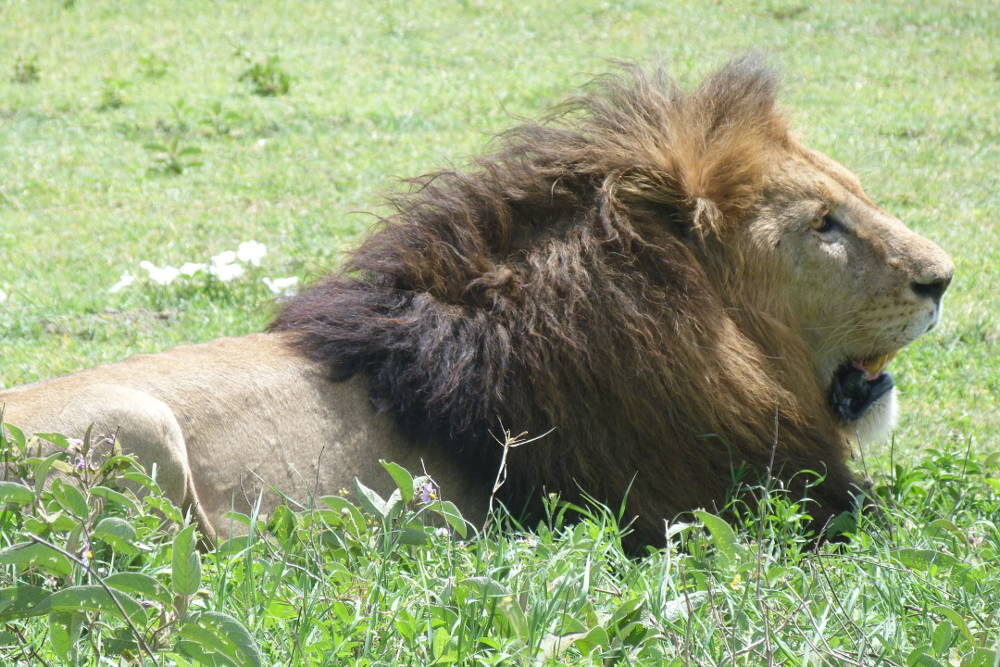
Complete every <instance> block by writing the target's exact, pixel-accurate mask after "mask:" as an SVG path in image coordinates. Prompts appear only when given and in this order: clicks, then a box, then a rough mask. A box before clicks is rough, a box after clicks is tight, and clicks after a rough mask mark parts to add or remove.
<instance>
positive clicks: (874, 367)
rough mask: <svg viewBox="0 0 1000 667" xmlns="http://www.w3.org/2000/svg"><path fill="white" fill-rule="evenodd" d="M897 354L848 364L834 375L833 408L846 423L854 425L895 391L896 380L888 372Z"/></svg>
mask: <svg viewBox="0 0 1000 667" xmlns="http://www.w3.org/2000/svg"><path fill="white" fill-rule="evenodd" d="M895 356H896V353H895V352H889V353H886V354H879V355H875V356H871V357H868V358H866V359H864V360H862V361H848V362H847V363H845V364H843V365H841V366H840V368H838V369H837V370H836V372H834V374H833V382H832V385H831V387H830V405H831V406H832V407H833V411H834V412H835V413H836V414H837V416H838V417H840V418H841V419H842V420H844V421H845V422H849V421H854V420H855V419H858V418H860V417H861V415H863V414H864V413H865V410H867V409H868V408H869V407H871V405H872V404H873V403H874V402H875V401H877V400H878V399H880V398H881V397H882V396H884V395H885V394H886V393H888V392H889V391H890V390H891V389H892V386H893V384H892V376H891V375H889V374H888V373H886V372H885V367H886V366H888V365H889V362H890V361H892V358H893V357H895Z"/></svg>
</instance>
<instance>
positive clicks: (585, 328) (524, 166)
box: [273, 56, 844, 541]
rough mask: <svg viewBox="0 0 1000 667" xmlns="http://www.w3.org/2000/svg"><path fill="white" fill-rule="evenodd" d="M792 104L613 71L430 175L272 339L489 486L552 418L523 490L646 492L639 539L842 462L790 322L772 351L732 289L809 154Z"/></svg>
mask: <svg viewBox="0 0 1000 667" xmlns="http://www.w3.org/2000/svg"><path fill="white" fill-rule="evenodd" d="M775 92H776V79H775V75H774V74H773V73H772V72H771V71H770V70H769V69H768V68H767V67H765V66H764V65H763V64H762V63H761V62H760V61H759V59H758V58H756V57H752V56H751V57H746V58H742V59H739V60H735V61H733V62H731V63H729V64H728V65H726V66H725V67H724V68H722V69H721V70H720V71H719V72H718V73H716V74H715V75H714V76H712V77H710V78H709V79H707V80H706V81H705V82H704V83H703V84H702V85H701V86H700V87H699V88H698V89H696V90H695V91H694V92H692V93H684V92H682V91H681V90H680V89H678V87H677V86H676V85H675V84H673V83H672V82H671V81H670V80H669V79H668V78H667V77H666V76H665V75H664V74H663V72H662V71H656V72H654V73H652V74H647V73H644V72H643V71H642V70H640V69H638V68H636V67H631V66H630V67H626V68H624V69H623V71H622V72H620V73H619V74H617V75H614V76H608V77H605V78H603V79H600V80H598V81H597V82H596V83H595V85H594V87H593V88H592V90H591V91H590V92H588V93H587V94H585V95H583V96H580V97H577V98H574V99H572V100H571V101H570V102H568V103H567V104H566V105H565V106H564V107H562V108H561V109H560V110H559V112H558V114H557V115H555V116H553V117H552V118H550V119H548V120H547V121H545V122H543V123H529V124H526V125H523V126H521V127H518V128H516V129H514V130H511V131H509V132H508V133H506V134H505V135H503V136H502V137H501V139H500V141H501V150H500V151H499V152H497V153H496V154H493V155H490V156H487V157H483V158H481V159H479V160H477V161H476V162H475V165H474V167H473V168H472V169H470V170H469V171H444V172H439V173H435V174H431V175H428V176H424V177H421V178H418V179H415V180H414V183H415V185H416V187H415V188H414V189H413V191H412V192H411V193H410V194H406V195H404V196H400V197H398V198H396V199H395V200H393V202H392V203H393V205H394V207H395V213H394V214H393V215H392V216H391V217H389V218H388V219H387V220H385V221H384V223H383V225H382V226H381V228H380V229H378V230H377V231H375V232H374V233H373V234H372V235H370V236H369V237H368V238H367V239H366V240H365V241H364V243H363V244H362V245H361V247H360V248H358V249H357V250H356V251H355V252H354V253H353V255H352V256H351V257H350V260H349V261H348V262H347V264H346V266H345V267H344V269H343V270H342V271H340V272H339V273H337V274H336V275H333V276H332V277H329V278H328V279H326V280H325V281H323V282H320V283H319V284H317V285H315V286H313V287H312V288H311V289H309V290H307V291H305V292H304V293H302V294H301V295H299V296H297V297H295V298H294V299H293V300H292V301H291V302H290V303H288V305H287V306H286V308H285V310H284V312H282V313H281V315H280V316H279V317H278V319H277V320H276V321H275V323H274V324H273V328H274V329H279V330H291V331H294V332H297V333H298V340H299V342H300V344H301V348H302V349H303V350H304V352H305V353H306V354H308V355H309V356H310V357H312V358H314V359H317V360H319V361H320V362H322V363H324V364H328V365H329V367H330V369H331V370H332V372H333V373H334V374H335V376H336V377H338V378H344V377H347V376H350V375H353V374H356V373H362V374H364V375H365V376H367V377H368V379H369V382H370V390H371V396H372V399H373V400H374V401H375V403H376V404H377V405H378V406H379V407H380V408H381V409H384V410H388V411H390V412H391V413H393V414H394V415H395V416H396V417H397V419H398V421H399V423H400V425H401V426H402V428H403V429H404V430H405V431H406V432H407V433H409V434H411V435H412V436H413V437H415V438H418V439H429V440H432V441H435V442H440V443H443V444H444V445H445V446H447V447H449V448H450V449H451V450H452V451H453V452H454V455H455V456H457V457H461V459H462V460H463V461H466V462H468V465H469V469H470V473H479V474H483V475H484V476H486V477H488V478H489V479H490V480H492V476H493V475H494V474H495V471H496V466H497V464H498V462H499V460H500V453H501V450H500V446H499V445H498V444H497V443H496V441H495V440H494V438H493V437H492V435H491V433H494V434H498V435H499V433H500V428H501V425H502V426H503V427H504V428H506V429H509V430H510V431H512V432H514V433H519V432H522V431H525V432H527V433H529V434H531V435H537V434H540V433H543V432H546V431H548V430H549V429H553V428H554V431H553V432H552V433H551V434H550V435H548V436H546V437H545V438H543V439H542V440H540V441H538V442H536V443H533V444H531V445H529V446H526V447H523V448H520V449H518V450H516V451H515V452H513V453H512V454H511V457H510V460H509V474H510V478H509V479H510V481H509V482H508V484H507V486H506V487H505V489H504V491H505V493H506V496H507V499H508V500H509V501H512V502H514V503H515V504H516V505H518V506H520V505H521V504H523V501H524V500H525V498H524V497H523V494H525V493H527V490H529V489H534V488H538V487H544V488H545V489H547V490H550V491H559V492H561V493H563V494H564V495H566V496H568V497H575V496H577V495H578V489H580V488H582V489H584V490H585V491H587V492H588V493H590V494H592V495H594V496H596V497H597V498H599V499H602V500H605V501H607V502H608V503H610V504H612V505H615V506H616V505H617V503H618V502H619V501H620V499H621V498H622V495H623V493H624V492H625V490H626V489H627V488H628V487H629V485H630V483H631V482H632V481H633V478H634V484H633V486H632V490H631V493H630V496H629V509H630V511H631V513H632V514H637V515H639V517H640V518H639V522H638V523H637V524H636V527H637V530H638V533H639V537H640V539H643V540H652V541H658V540H660V539H661V538H662V537H661V536H662V520H663V519H664V518H670V517H672V516H673V515H674V514H676V513H677V512H681V511H684V510H688V509H691V508H693V507H697V506H711V505H712V504H713V503H718V502H720V501H721V500H723V498H724V496H725V493H726V490H727V489H728V488H729V486H730V485H731V482H732V479H733V475H734V471H736V470H738V469H740V468H741V467H742V466H744V465H749V466H751V467H756V468H758V469H762V468H763V467H765V466H766V465H767V463H768V461H769V459H770V457H771V450H772V443H775V442H778V441H780V443H781V444H780V445H779V449H778V453H777V457H776V460H777V464H778V465H779V466H782V465H783V466H786V467H787V468H788V469H790V470H791V469H794V470H796V471H797V470H799V469H802V468H805V467H810V468H815V467H816V461H817V460H820V461H830V463H831V464H836V463H838V462H839V461H841V460H842V459H843V458H844V450H843V444H842V443H841V441H840V439H839V436H838V435H837V432H836V429H835V428H833V427H832V425H831V424H830V423H828V422H826V421H824V420H823V419H821V418H817V417H815V415H814V413H815V412H817V410H816V405H815V402H816V401H817V400H822V399H821V397H819V396H818V393H817V391H818V390H817V389H816V388H815V387H807V386H795V382H797V381H798V380H797V379H796V378H797V376H796V375H795V373H794V372H792V371H790V370H788V369H784V368H782V367H781V366H780V365H777V364H776V363H775V362H774V361H772V360H771V359H769V354H771V353H772V352H773V351H774V350H773V348H777V349H785V348H789V349H799V348H800V347H801V343H800V342H799V341H797V339H793V338H792V337H790V335H789V337H788V339H787V340H786V339H785V338H782V336H785V334H784V333H782V331H783V330H782V329H781V327H780V326H774V327H771V328H770V329H769V330H768V331H769V333H768V336H770V337H772V338H771V339H769V340H761V336H759V335H758V332H759V330H760V328H761V326H762V325H761V324H760V323H759V322H753V321H749V320H748V321H742V320H740V319H736V316H734V315H732V311H733V308H732V306H733V304H737V305H738V304H739V302H740V299H741V298H743V297H742V295H741V294H739V293H738V290H736V291H734V292H731V293H730V292H727V291H726V290H727V287H726V285H728V284H730V283H729V282H727V281H730V280H731V279H732V278H733V276H731V275H726V274H725V272H726V271H736V270H737V268H736V267H738V264H739V261H738V258H737V257H735V256H733V255H732V253H733V250H732V249H731V248H730V247H729V245H728V239H729V237H730V235H731V234H732V232H733V230H734V229H735V228H736V227H737V226H738V225H739V223H740V222H741V221H742V220H743V218H744V217H745V216H746V214H747V212H749V211H750V210H752V209H753V207H754V206H755V205H756V204H757V201H758V197H759V196H760V192H761V189H762V186H763V181H764V179H765V177H766V174H767V169H768V165H769V160H770V158H771V156H772V155H773V154H774V153H775V152H776V151H780V150H787V146H788V143H789V139H788V134H787V127H786V123H785V120H784V118H783V117H782V115H781V113H780V112H779V111H778V110H777V109H776V107H775ZM771 324H773V323H768V326H770V325H771ZM838 470H839V468H838ZM831 474H840V473H839V472H832V473H831ZM836 502H840V501H839V499H837V500H836ZM836 502H835V503H834V504H836ZM834 509H836V508H834Z"/></svg>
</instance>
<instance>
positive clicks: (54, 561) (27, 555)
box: [0, 542, 73, 577]
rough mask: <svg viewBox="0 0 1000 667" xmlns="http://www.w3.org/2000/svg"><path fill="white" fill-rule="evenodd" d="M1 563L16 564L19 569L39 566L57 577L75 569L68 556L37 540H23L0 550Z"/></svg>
mask: <svg viewBox="0 0 1000 667" xmlns="http://www.w3.org/2000/svg"><path fill="white" fill-rule="evenodd" d="M0 565H16V566H17V567H18V569H19V570H26V569H30V568H36V567H37V568H40V569H42V570H45V571H46V572H49V573H50V574H54V575H56V576H57V577H65V576H66V575H68V574H69V573H70V572H72V571H73V565H72V564H71V563H70V560H69V559H68V558H66V556H64V555H62V554H61V553H59V552H58V551H56V550H55V549H52V548H50V547H47V546H45V545H44V544H38V543H35V542H22V543H20V544H15V545H14V546H12V547H9V548H7V549H4V550H3V551H0Z"/></svg>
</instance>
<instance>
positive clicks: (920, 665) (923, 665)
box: [906, 644, 946, 667]
mask: <svg viewBox="0 0 1000 667" xmlns="http://www.w3.org/2000/svg"><path fill="white" fill-rule="evenodd" d="M928 648H930V647H929V646H927V645H926V644H924V645H923V646H918V647H917V648H915V649H913V650H912V651H910V654H909V655H908V656H906V664H907V667H946V665H944V664H943V663H942V662H940V661H939V660H935V659H934V658H932V657H931V656H929V655H927V649H928Z"/></svg>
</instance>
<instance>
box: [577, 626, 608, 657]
mask: <svg viewBox="0 0 1000 667" xmlns="http://www.w3.org/2000/svg"><path fill="white" fill-rule="evenodd" d="M574 643H575V644H576V648H577V650H579V651H580V653H583V654H584V655H588V654H590V652H591V651H593V650H594V649H603V648H607V647H608V645H609V644H610V643H611V638H610V637H608V631H607V630H605V629H604V628H602V627H601V626H599V625H598V626H596V627H594V628H591V629H590V632H588V633H587V634H585V635H584V636H583V637H581V638H579V639H577V640H576V642H574Z"/></svg>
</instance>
